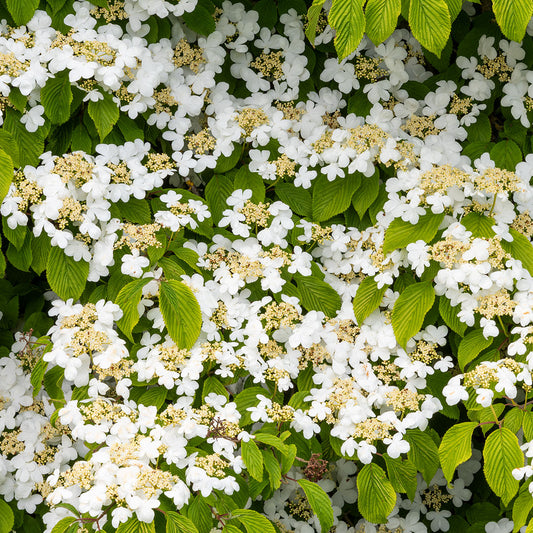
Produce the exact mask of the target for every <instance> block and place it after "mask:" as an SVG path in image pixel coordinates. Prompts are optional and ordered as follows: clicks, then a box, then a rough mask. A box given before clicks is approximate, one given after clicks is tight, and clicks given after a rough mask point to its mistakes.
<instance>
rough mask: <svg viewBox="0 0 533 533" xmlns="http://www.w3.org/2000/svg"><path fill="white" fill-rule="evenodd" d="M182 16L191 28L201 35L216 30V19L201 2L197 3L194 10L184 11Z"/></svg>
mask: <svg viewBox="0 0 533 533" xmlns="http://www.w3.org/2000/svg"><path fill="white" fill-rule="evenodd" d="M181 17H182V19H183V22H185V25H186V26H187V27H188V28H189V29H191V30H193V31H195V32H196V33H199V34H200V35H209V34H210V33H213V32H214V31H215V28H216V24H215V19H214V18H213V16H212V15H211V13H209V11H208V10H207V9H206V8H205V7H204V6H203V5H202V4H201V3H198V4H197V6H196V8H195V9H194V11H192V12H190V13H183V15H182V16H181Z"/></svg>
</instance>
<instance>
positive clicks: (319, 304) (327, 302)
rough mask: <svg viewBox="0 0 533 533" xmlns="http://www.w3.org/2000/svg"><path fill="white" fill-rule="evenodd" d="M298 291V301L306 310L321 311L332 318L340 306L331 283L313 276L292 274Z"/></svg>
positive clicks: (340, 303) (338, 298) (339, 300)
mask: <svg viewBox="0 0 533 533" xmlns="http://www.w3.org/2000/svg"><path fill="white" fill-rule="evenodd" d="M294 279H295V280H296V283H297V284H298V291H299V292H300V302H301V304H302V305H303V306H304V307H305V308H306V309H307V310H308V311H312V310H314V311H322V312H323V313H324V314H325V315H326V316H328V317H330V318H333V317H334V316H335V315H336V314H337V311H338V310H339V309H340V308H341V305H342V300H341V297H340V296H339V294H338V293H337V291H336V290H335V289H333V287H331V285H328V284H327V283H326V282H325V281H322V280H321V279H318V278H316V277H314V276H302V275H301V274H296V275H295V276H294Z"/></svg>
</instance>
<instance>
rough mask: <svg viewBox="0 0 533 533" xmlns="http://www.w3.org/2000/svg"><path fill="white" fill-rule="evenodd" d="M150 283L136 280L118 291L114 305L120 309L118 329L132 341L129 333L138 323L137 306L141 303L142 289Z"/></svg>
mask: <svg viewBox="0 0 533 533" xmlns="http://www.w3.org/2000/svg"><path fill="white" fill-rule="evenodd" d="M149 281H150V279H149V278H142V279H136V280H134V281H132V282H130V283H128V284H127V285H124V287H122V289H120V291H119V293H118V295H117V297H116V300H115V303H116V304H117V305H118V306H119V307H120V308H121V309H122V313H123V315H122V318H121V319H120V320H119V321H118V322H117V326H118V327H119V329H120V330H121V331H122V332H123V333H124V335H126V337H128V339H130V340H131V341H133V338H132V336H131V331H132V330H133V328H134V327H135V324H137V322H139V318H140V317H139V311H138V310H137V306H138V305H139V302H140V301H141V297H142V290H143V287H144V286H145V285H146V284H147V283H148V282H149Z"/></svg>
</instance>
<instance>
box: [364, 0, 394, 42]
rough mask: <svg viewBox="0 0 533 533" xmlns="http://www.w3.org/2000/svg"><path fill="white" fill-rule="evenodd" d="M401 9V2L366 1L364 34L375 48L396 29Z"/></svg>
mask: <svg viewBox="0 0 533 533" xmlns="http://www.w3.org/2000/svg"><path fill="white" fill-rule="evenodd" d="M401 9H402V2H401V0H368V2H367V4H366V8H365V15H366V34H367V35H368V37H369V38H370V40H371V41H372V42H373V43H374V44H375V45H376V46H377V45H378V44H381V43H382V42H383V41H385V40H386V39H388V38H389V37H390V35H391V33H392V32H393V31H394V30H395V29H396V24H397V22H398V17H399V16H400V11H401Z"/></svg>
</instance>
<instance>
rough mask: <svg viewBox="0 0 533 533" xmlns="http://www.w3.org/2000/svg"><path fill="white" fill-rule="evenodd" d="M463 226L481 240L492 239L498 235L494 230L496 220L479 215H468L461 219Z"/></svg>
mask: <svg viewBox="0 0 533 533" xmlns="http://www.w3.org/2000/svg"><path fill="white" fill-rule="evenodd" d="M461 224H462V225H463V226H464V227H465V228H466V229H467V230H468V231H471V232H472V236H473V237H477V238H479V239H490V238H492V237H494V235H496V234H495V233H494V230H493V229H492V226H494V224H495V222H494V219H493V218H491V217H487V216H485V215H481V214H479V213H475V212H472V213H468V215H465V216H464V217H463V218H462V219H461Z"/></svg>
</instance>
